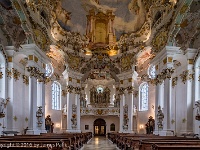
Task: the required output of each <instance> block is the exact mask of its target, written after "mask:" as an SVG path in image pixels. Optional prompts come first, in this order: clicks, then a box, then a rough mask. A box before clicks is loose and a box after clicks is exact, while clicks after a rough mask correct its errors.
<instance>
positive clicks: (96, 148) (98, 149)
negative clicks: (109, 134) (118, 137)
mask: <svg viewBox="0 0 200 150" xmlns="http://www.w3.org/2000/svg"><path fill="white" fill-rule="evenodd" d="M83 150H117V147H116V145H114V144H112V142H111V141H109V140H108V139H107V138H106V137H93V138H92V139H91V140H90V141H89V143H88V144H85V145H84V146H83Z"/></svg>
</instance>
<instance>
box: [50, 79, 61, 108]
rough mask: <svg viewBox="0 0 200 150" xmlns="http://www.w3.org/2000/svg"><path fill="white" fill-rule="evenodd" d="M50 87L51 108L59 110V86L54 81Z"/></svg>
mask: <svg viewBox="0 0 200 150" xmlns="http://www.w3.org/2000/svg"><path fill="white" fill-rule="evenodd" d="M51 86H52V87H51V92H52V93H51V96H52V97H51V105H52V107H51V108H52V109H53V110H61V85H60V83H59V82H57V81H54V82H53V83H52V85H51Z"/></svg>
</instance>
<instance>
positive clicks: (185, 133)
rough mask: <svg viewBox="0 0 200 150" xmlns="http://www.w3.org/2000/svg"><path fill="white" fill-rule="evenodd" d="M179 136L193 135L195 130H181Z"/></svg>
mask: <svg viewBox="0 0 200 150" xmlns="http://www.w3.org/2000/svg"><path fill="white" fill-rule="evenodd" d="M178 136H185V137H191V136H192V137H193V136H194V132H193V131H192V130H182V131H180V133H179V135H178Z"/></svg>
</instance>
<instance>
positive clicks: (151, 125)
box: [146, 116, 155, 134]
mask: <svg viewBox="0 0 200 150" xmlns="http://www.w3.org/2000/svg"><path fill="white" fill-rule="evenodd" d="M154 126H155V120H154V119H153V117H152V116H150V117H149V120H148V121H147V123H146V134H153V130H154Z"/></svg>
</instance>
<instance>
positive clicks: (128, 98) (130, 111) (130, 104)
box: [126, 91, 133, 133]
mask: <svg viewBox="0 0 200 150" xmlns="http://www.w3.org/2000/svg"><path fill="white" fill-rule="evenodd" d="M126 101H127V102H126V104H127V105H128V118H129V122H128V132H129V133H132V132H133V93H132V91H130V92H129V91H128V92H127V93H126Z"/></svg>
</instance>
